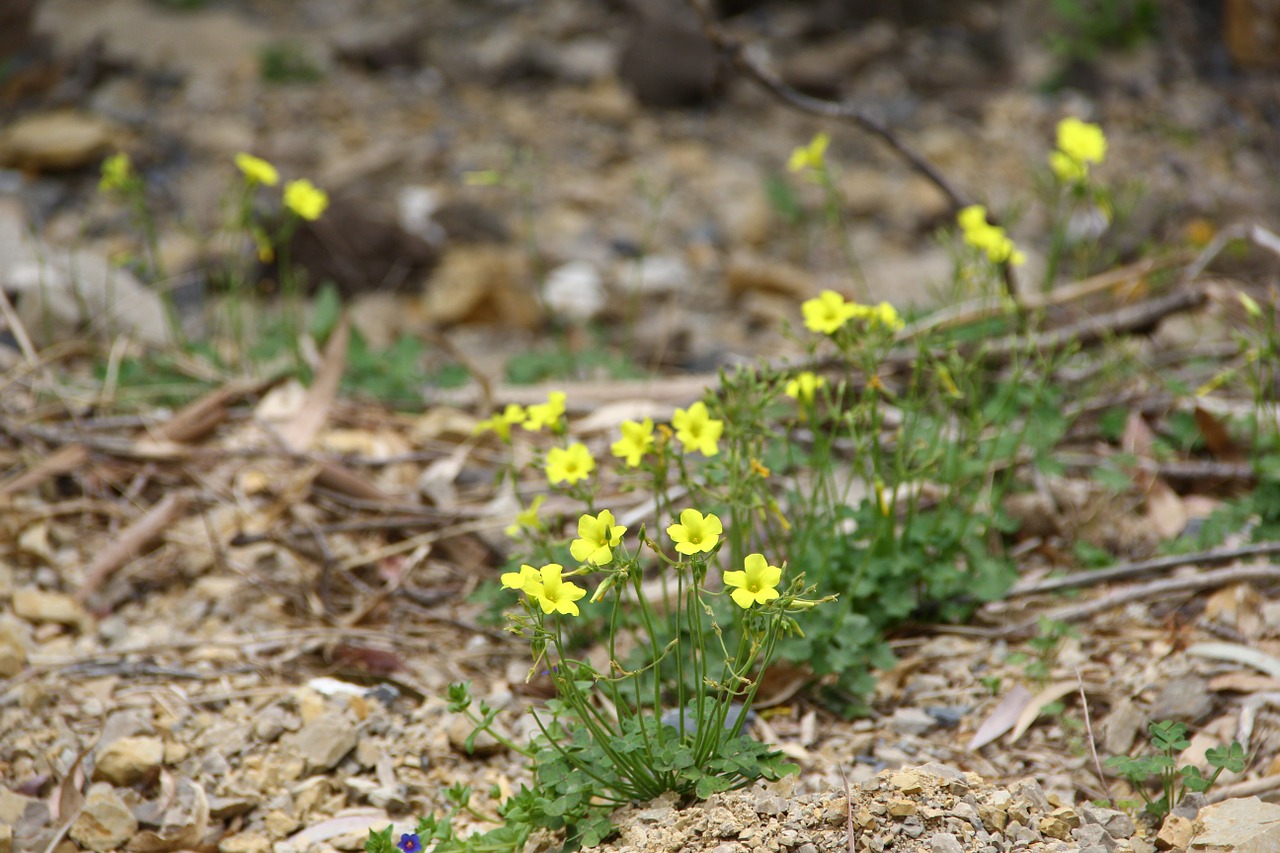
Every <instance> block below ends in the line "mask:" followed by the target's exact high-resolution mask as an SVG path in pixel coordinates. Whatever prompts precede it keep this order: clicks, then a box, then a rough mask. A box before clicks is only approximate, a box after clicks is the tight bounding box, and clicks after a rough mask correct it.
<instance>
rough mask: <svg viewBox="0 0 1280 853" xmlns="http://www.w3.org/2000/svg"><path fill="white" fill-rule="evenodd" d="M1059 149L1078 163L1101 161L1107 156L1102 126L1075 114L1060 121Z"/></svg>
mask: <svg viewBox="0 0 1280 853" xmlns="http://www.w3.org/2000/svg"><path fill="white" fill-rule="evenodd" d="M1058 150H1059V151H1061V152H1062V153H1063V154H1065V155H1067V156H1068V157H1070V158H1071V159H1072V160H1075V161H1076V162H1077V163H1080V164H1085V163H1101V162H1102V161H1103V160H1104V159H1105V158H1106V156H1107V137H1106V135H1105V134H1104V133H1103V132H1102V128H1100V127H1098V126H1097V125H1096V124H1090V123H1089V122H1087V121H1081V120H1080V119H1078V118H1075V117H1074V116H1072V117H1069V118H1064V119H1063V120H1062V121H1060V122H1058Z"/></svg>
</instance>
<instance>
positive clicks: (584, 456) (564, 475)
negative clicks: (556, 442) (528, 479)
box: [547, 442, 596, 483]
mask: <svg viewBox="0 0 1280 853" xmlns="http://www.w3.org/2000/svg"><path fill="white" fill-rule="evenodd" d="M595 467H596V460H594V459H592V458H591V451H589V450H587V447H586V445H584V444H581V443H578V442H574V443H573V444H571V445H569V446H568V447H553V448H551V449H550V450H548V451H547V479H548V480H550V481H551V482H552V483H576V482H578V481H579V480H582V479H585V478H586V476H587V475H588V474H590V473H591V472H592V471H594V470H595Z"/></svg>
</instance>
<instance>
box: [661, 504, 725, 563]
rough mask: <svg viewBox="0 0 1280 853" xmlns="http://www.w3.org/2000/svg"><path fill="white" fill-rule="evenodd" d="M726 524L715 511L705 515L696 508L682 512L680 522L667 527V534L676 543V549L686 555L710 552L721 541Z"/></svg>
mask: <svg viewBox="0 0 1280 853" xmlns="http://www.w3.org/2000/svg"><path fill="white" fill-rule="evenodd" d="M721 533H724V525H722V524H721V523H720V519H719V517H717V516H716V515H715V513H707V514H706V515H705V516H704V515H703V514H702V513H700V512H698V511H697V510H696V509H686V510H685V511H684V512H682V513H680V523H679V524H672V525H671V526H669V527H668V528H667V535H668V536H670V537H671V541H672V542H675V543H676V551H678V552H679V553H681V554H685V555H693V554H699V553H708V552H710V551H711V549H713V548H715V547H716V543H717V542H719V541H720V534H721Z"/></svg>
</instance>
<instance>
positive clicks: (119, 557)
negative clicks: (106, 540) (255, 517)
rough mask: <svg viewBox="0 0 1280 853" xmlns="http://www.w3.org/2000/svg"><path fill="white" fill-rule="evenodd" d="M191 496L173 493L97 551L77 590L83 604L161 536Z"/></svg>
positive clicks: (77, 597) (77, 596)
mask: <svg viewBox="0 0 1280 853" xmlns="http://www.w3.org/2000/svg"><path fill="white" fill-rule="evenodd" d="M189 500H190V497H189V496H188V495H187V494H185V493H183V492H170V493H169V494H167V495H165V496H164V498H163V499H162V500H161V501H160V502H159V503H158V504H156V505H155V506H153V507H151V509H149V510H147V512H146V513H145V514H143V515H142V517H140V518H139V519H138V520H137V521H135V522H133V524H130V525H129V526H128V527H126V528H125V529H124V531H123V532H122V533H121V534H120V535H119V536H117V537H116V539H115V541H113V542H112V543H111V544H110V545H108V546H107V548H106V549H105V550H103V551H101V552H99V553H98V556H97V557H96V558H94V561H93V562H92V563H91V564H90V565H89V568H88V570H87V571H86V572H85V578H84V583H82V584H81V585H80V589H79V590H78V591H77V592H76V600H77V601H79V602H81V603H83V602H84V601H85V600H86V599H87V598H88V597H89V596H91V595H93V593H94V592H95V591H96V590H97V589H98V587H99V586H101V585H102V583H103V581H105V580H106V579H107V578H108V577H110V576H111V573H112V572H114V571H115V570H116V569H118V568H120V566H122V565H124V564H125V563H126V562H128V560H129V559H130V558H131V557H133V556H134V555H135V554H137V553H138V552H139V551H141V550H142V548H143V547H145V546H146V545H147V543H149V542H151V540H153V539H155V538H156V537H157V536H159V535H160V534H161V533H162V532H163V531H164V529H165V528H166V527H168V526H169V525H171V524H173V522H174V521H175V520H176V519H177V518H178V516H179V515H181V514H182V512H183V510H185V509H186V507H187V503H188V502H189Z"/></svg>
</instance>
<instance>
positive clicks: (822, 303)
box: [800, 290, 858, 335]
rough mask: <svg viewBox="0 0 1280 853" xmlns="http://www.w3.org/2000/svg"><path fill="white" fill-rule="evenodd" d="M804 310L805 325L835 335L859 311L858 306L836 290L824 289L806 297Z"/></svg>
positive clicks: (824, 333) (821, 332)
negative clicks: (813, 295)
mask: <svg viewBox="0 0 1280 853" xmlns="http://www.w3.org/2000/svg"><path fill="white" fill-rule="evenodd" d="M800 310H802V311H803V312H804V325H805V328H807V329H808V330H809V331H811V332H818V333H820V334H823V335H833V334H835V333H836V330H837V329H839V328H840V327H841V326H843V325H844V324H845V323H847V322H849V320H850V318H852V317H853V316H854V315H855V314H857V313H858V307H857V306H856V305H854V304H853V303H851V302H846V301H845V298H844V297H843V296H841V295H840V294H838V293H836V292H835V291H834V290H824V291H822V293H820V294H818V295H817V296H815V297H814V298H813V299H806V300H805V301H804V303H803V304H802V305H801V306H800Z"/></svg>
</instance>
